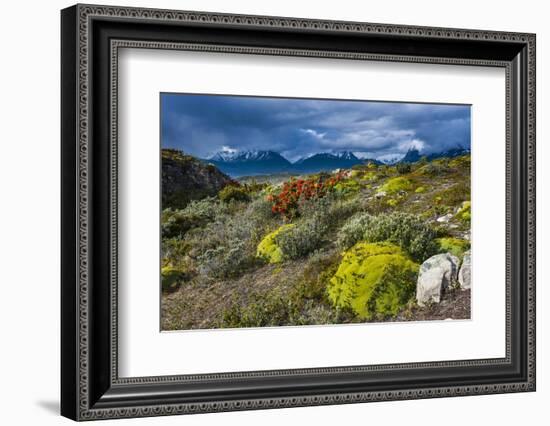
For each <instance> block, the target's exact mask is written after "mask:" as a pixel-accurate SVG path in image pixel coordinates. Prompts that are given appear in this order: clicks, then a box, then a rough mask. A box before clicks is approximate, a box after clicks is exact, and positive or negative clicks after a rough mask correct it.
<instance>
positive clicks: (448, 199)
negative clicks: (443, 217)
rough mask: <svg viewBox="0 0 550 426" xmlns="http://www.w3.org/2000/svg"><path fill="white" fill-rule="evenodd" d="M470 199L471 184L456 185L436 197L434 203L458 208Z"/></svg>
mask: <svg viewBox="0 0 550 426" xmlns="http://www.w3.org/2000/svg"><path fill="white" fill-rule="evenodd" d="M469 199H470V182H469V180H467V181H465V182H459V183H456V184H454V185H452V186H450V187H448V188H446V189H443V190H442V191H439V192H437V193H436V194H435V195H434V201H437V202H438V203H441V204H445V205H446V206H458V205H461V204H462V203H463V202H464V201H466V200H469Z"/></svg>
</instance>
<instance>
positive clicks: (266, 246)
mask: <svg viewBox="0 0 550 426" xmlns="http://www.w3.org/2000/svg"><path fill="white" fill-rule="evenodd" d="M294 226H295V225H294V224H287V225H283V226H281V227H280V228H278V229H276V230H275V231H273V232H271V233H269V234H267V235H266V236H265V237H264V238H263V240H262V241H261V242H260V244H258V248H257V251H256V256H257V257H259V258H261V259H263V260H265V261H266V262H268V263H280V262H282V261H283V251H282V249H281V247H280V245H279V241H278V239H277V237H278V236H279V235H280V234H281V233H282V232H285V231H287V230H290V229H292V228H294Z"/></svg>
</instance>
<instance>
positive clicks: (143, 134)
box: [118, 49, 505, 377]
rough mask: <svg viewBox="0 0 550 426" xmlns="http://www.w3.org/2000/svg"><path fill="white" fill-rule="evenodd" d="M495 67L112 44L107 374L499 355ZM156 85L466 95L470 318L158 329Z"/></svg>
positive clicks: (500, 72)
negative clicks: (114, 351) (115, 191)
mask: <svg viewBox="0 0 550 426" xmlns="http://www.w3.org/2000/svg"><path fill="white" fill-rule="evenodd" d="M182 75H185V78H182ZM151 76H155V78H151ZM504 76H505V73H504V69H502V68H488V67H464V66H449V65H431V64H403V63H388V62H386V63H380V62H377V63H373V62H364V61H342V60H327V59H326V58H321V59H319V58H298V57H277V58H273V57H269V56H258V55H247V56H243V55H228V54H219V53H204V52H188V51H187V52H178V51H158V50H143V49H139V50H137V49H123V50H122V52H121V53H120V56H119V81H120V86H119V91H118V95H119V133H118V134H119V151H118V153H119V159H120V163H119V168H118V170H119V193H120V196H121V198H120V200H119V224H120V227H119V250H118V252H119V336H120V338H119V350H120V352H119V361H120V363H119V366H120V367H119V374H120V375H121V376H122V377H135V376H156V375H170V374H199V373H216V372H224V371H246V370H248V371H250V370H270V369H289V368H315V367H326V366H344V365H361V364H380V363H397V362H424V361H437V360H456V359H481V358H502V357H504V356H505V337H504V336H505V335H504V333H505V311H504V308H505V286H504V283H505V274H504V272H505V263H504V262H505V233H504V230H505V213H504V211H505V183H504V179H500V180H497V181H495V180H492V179H486V176H487V174H486V172H487V169H486V167H487V164H493V170H492V174H493V176H502V177H503V176H504V175H505V143H504V141H505V78H504ZM329 80H330V81H331V84H330V85H326V84H325V82H326V81H329ZM167 91H172V92H180V93H186V92H187V93H188V92H191V91H196V92H199V93H205V92H206V93H220V94H221V93H223V94H241V95H266V96H267V95H272V96H274V95H276V96H295V97H296V96H300V97H318V98H340V99H371V100H393V101H408V102H434V101H437V102H444V103H455V104H457V103H461V104H466V103H471V104H472V105H473V106H472V109H471V111H472V158H473V161H472V205H473V211H472V217H473V223H472V240H473V250H472V255H473V256H472V257H473V258H472V264H473V270H472V282H473V285H472V292H473V293H472V320H467V321H446V322H445V323H444V324H442V323H441V322H439V321H438V322H436V321H429V322H427V321H424V322H416V323H412V322H408V323H386V324H383V323H382V324H380V323H379V324H353V325H336V326H318V327H273V328H255V329H241V330H227V329H226V330H193V331H181V332H170V333H167V332H164V333H159V329H158V318H159V316H160V313H159V300H158V299H159V288H158V285H155V284H157V283H158V280H159V259H158V253H159V245H158V241H159V239H158V233H159V229H158V221H159V205H158V204H157V203H151V200H159V188H160V182H159V151H158V146H159V145H158V144H159V141H158V137H159V135H158V133H159V117H160V114H159V93H160V92H167ZM476 265H483V267H476ZM219 348H225V349H224V354H223V356H219ZM159 358H162V362H158V359H159Z"/></svg>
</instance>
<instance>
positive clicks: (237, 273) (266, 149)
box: [61, 5, 535, 420]
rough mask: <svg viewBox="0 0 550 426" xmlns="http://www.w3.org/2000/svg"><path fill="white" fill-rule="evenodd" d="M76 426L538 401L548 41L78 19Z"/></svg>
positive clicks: (226, 22) (65, 219)
mask: <svg viewBox="0 0 550 426" xmlns="http://www.w3.org/2000/svg"><path fill="white" fill-rule="evenodd" d="M61 30H62V31H61V50H62V76H61V81H62V93H61V98H62V123H61V127H62V129H61V130H62V153H61V156H62V185H61V186H62V283H61V307H62V312H61V316H62V329H61V334H62V359H61V365H62V376H61V384H62V389H61V412H62V414H63V415H64V416H66V417H69V418H71V419H74V420H93V419H105V418H123V417H141V416H159V415H170V414H188V413H206V412H215V411H229V410H245V409H267V408H279V407H292V406H308V405H321V404H344V403H354V402H369V401H382V400H399V399H416V398H435V397H445V396H465V395H477V394H490V393H504V392H523V391H534V390H535V35H534V34H523V33H521V34H520V33H508V32H506V33H505V32H495V31H479V30H463V29H449V28H426V27H413V26H403V25H387V24H369V23H359V22H336V21H320V20H308V19H295V18H281V17H269V16H243V15H228V14H216V13H202V12H187V11H170V10H155V9H138V8H128V7H105V6H95V5H76V6H73V7H70V8H67V9H64V10H63V11H62V12H61Z"/></svg>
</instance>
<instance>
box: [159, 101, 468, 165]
mask: <svg viewBox="0 0 550 426" xmlns="http://www.w3.org/2000/svg"><path fill="white" fill-rule="evenodd" d="M161 126H162V129H161V137H162V140H161V145H162V147H163V148H178V149H181V150H182V151H184V152H186V153H188V154H191V155H194V156H197V157H200V158H208V157H209V156H211V155H213V154H215V153H216V152H219V151H223V150H225V151H231V150H271V151H276V152H279V153H280V154H282V155H283V156H284V157H286V158H287V159H289V160H290V161H295V160H297V159H299V158H301V157H305V156H309V155H312V154H315V153H318V152H330V151H352V152H354V153H355V154H356V155H358V156H359V157H364V158H367V157H368V158H378V159H389V158H394V157H396V156H401V155H404V154H405V153H406V152H407V150H408V149H409V148H411V147H415V148H417V149H419V150H420V152H421V153H426V154H429V153H432V152H440V151H444V150H446V149H450V148H455V147H458V146H460V147H463V148H470V106H468V105H445V104H417V103H395V102H369V101H340V100H317V99H292V98H265V97H244V96H225V95H224V96H221V95H189V94H167V93H163V94H161Z"/></svg>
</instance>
